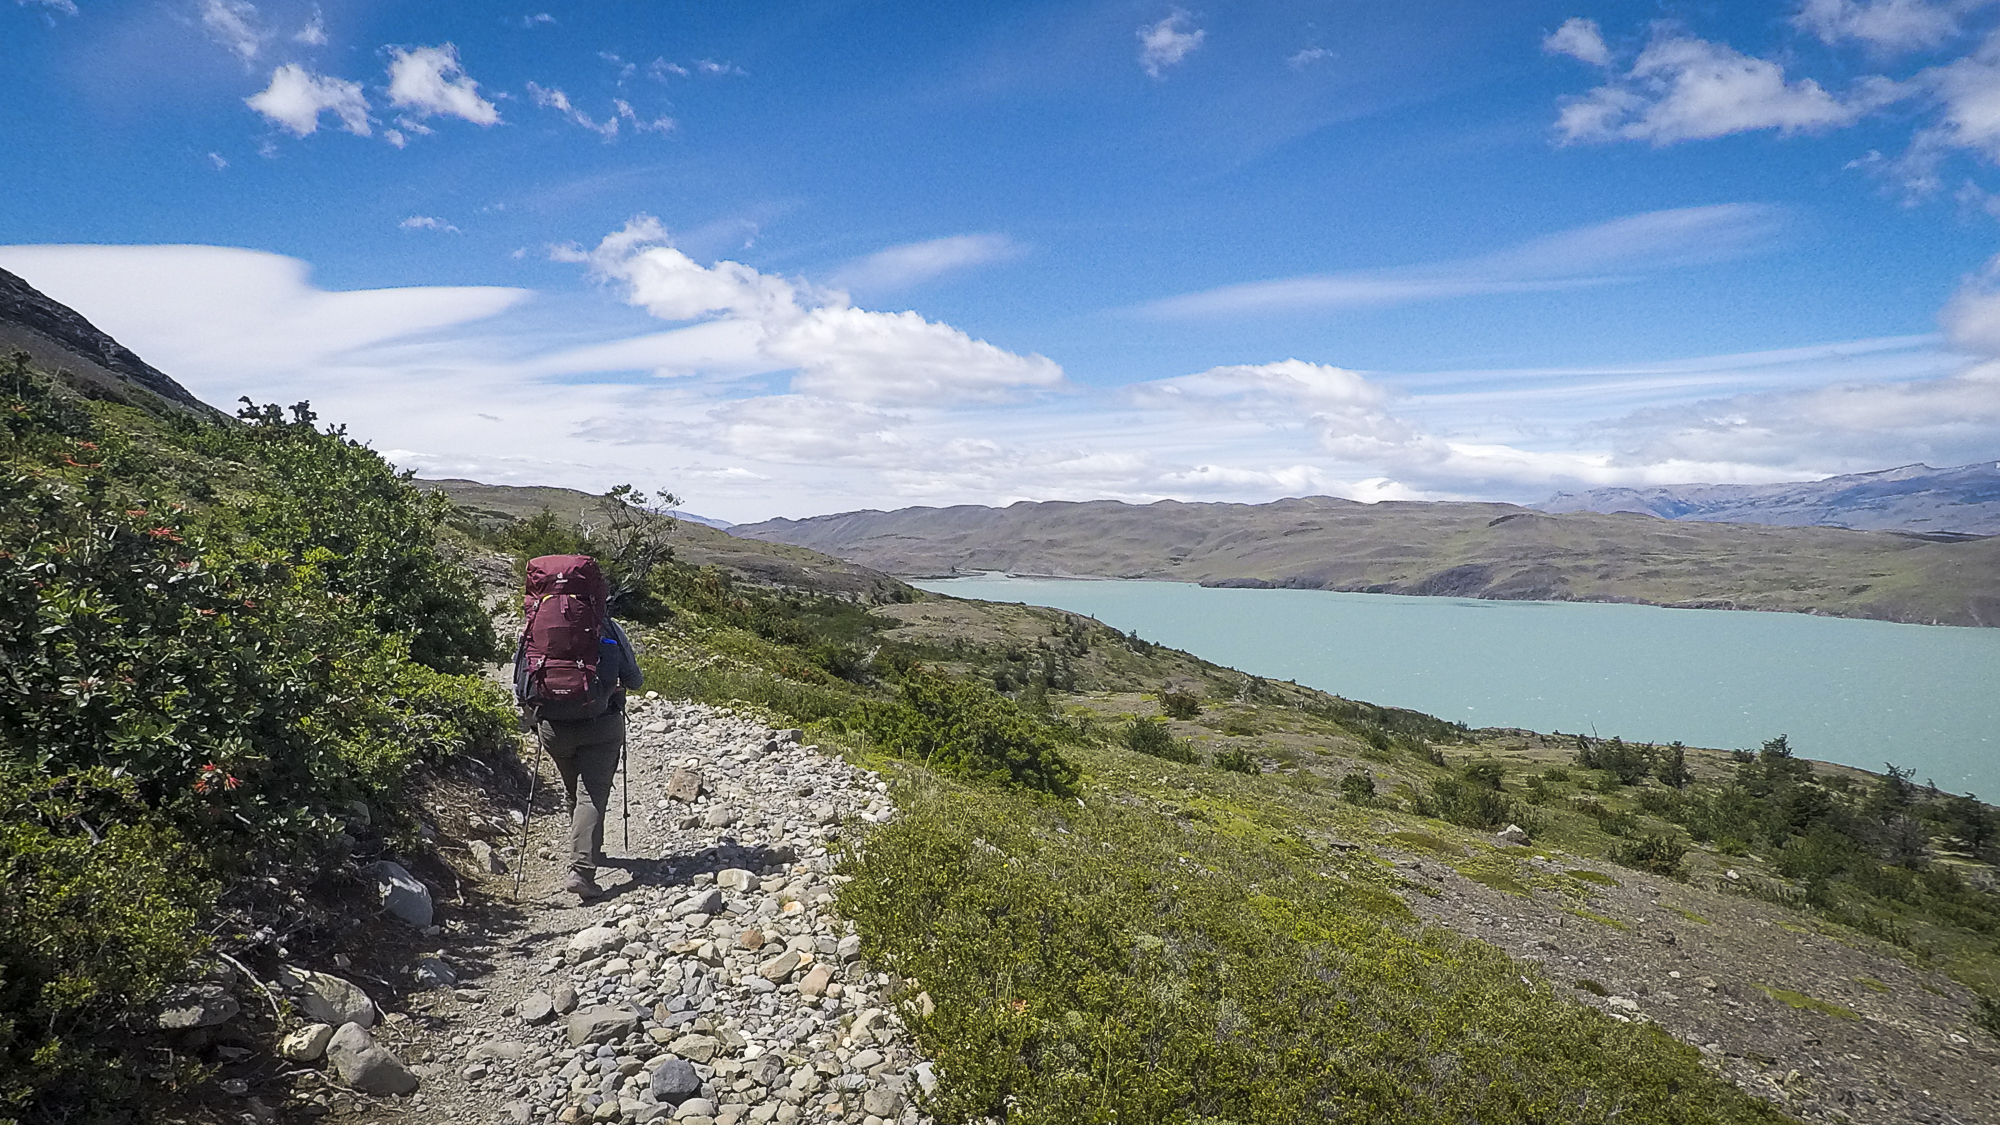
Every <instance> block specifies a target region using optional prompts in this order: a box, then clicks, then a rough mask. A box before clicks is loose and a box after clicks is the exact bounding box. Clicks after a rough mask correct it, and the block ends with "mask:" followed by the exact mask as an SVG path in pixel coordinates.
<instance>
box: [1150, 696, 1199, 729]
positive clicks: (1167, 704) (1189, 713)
mask: <svg viewBox="0 0 2000 1125" xmlns="http://www.w3.org/2000/svg"><path fill="white" fill-rule="evenodd" d="M1160 709H1161V710H1163V711H1165V712H1166V713H1167V717H1168V718H1170V719H1180V720H1182V721H1183V722H1185V721H1187V720H1189V719H1192V718H1194V717H1195V716H1196V715H1199V714H1201V699H1200V698H1199V697H1198V696H1196V695H1195V694H1194V693H1193V692H1191V691H1170V692H1166V693H1165V694H1163V695H1161V696H1160Z"/></svg>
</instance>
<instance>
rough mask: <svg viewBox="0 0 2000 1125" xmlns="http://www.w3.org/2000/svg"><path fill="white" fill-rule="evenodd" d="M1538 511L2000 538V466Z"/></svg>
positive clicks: (1573, 495)
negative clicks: (1994, 536) (1631, 513)
mask: <svg viewBox="0 0 2000 1125" xmlns="http://www.w3.org/2000/svg"><path fill="white" fill-rule="evenodd" d="M1535 507H1537V508H1539V509H1541V510H1542V511H1544V512H1642V513H1645V514H1646V515H1650V516H1659V517H1660V518H1661V519H1669V520H1701V521H1704V522H1708V523H1762V524H1773V525H1777V526H1781V527H1851V528H1857V529H1860V530H1864V531H1912V532H1920V533H1938V534H1944V535H2000V462H1995V461H1980V462H1977V463H1975V464H1971V465H1960V466H1959V467H1958V468H1955V469H1933V468H1931V467H1930V466H1929V465H1904V466H1903V467H1902V468H1900V469H1883V470H1882V471H1880V472H1875V473H1850V474H1848V475H1846V476H1838V477H1828V478H1826V479H1825V480H1816V481H1806V482H1802V483H1796V484H1668V485H1660V486H1658V487H1655V488H1596V489H1592V490H1590V491H1589V492H1558V493H1556V494H1555V495H1554V496H1551V497H1549V498H1548V499H1547V500H1544V501H1542V502H1541V503H1540V504H1537V505H1535Z"/></svg>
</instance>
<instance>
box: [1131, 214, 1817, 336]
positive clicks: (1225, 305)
mask: <svg viewBox="0 0 2000 1125" xmlns="http://www.w3.org/2000/svg"><path fill="white" fill-rule="evenodd" d="M1782 220H1783V213H1782V212H1781V211H1779V210H1777V209H1776V208H1773V207H1767V206H1762V205H1759V204H1749V203H1728V204H1717V205H1713V206H1708V207H1684V208H1676V209H1673V210H1668V211H1651V212H1647V213H1645V214H1640V215H1629V216H1626V217H1624V218H1621V219H1613V220H1611V221H1609V222H1605V223H1597V224H1594V225H1592V226H1588V227H1578V228H1576V229H1574V230H1568V231H1562V232H1560V233H1557V234H1553V235H1548V236H1546V237H1543V238H1538V239H1533V240H1530V241H1528V242H1524V243H1521V244H1519V245H1516V246H1512V247H1508V248H1507V249H1504V250H1500V251H1497V252H1495V253H1492V254H1486V255H1482V256H1479V257H1475V258H1465V259H1461V260H1459V261H1456V262H1444V263H1438V264H1435V265H1429V266H1413V267H1403V268H1398V269H1382V270H1356V271H1349V272H1345V273H1333V274H1315V275H1309V276H1305V277H1291V278H1281V279H1278V280H1274V281H1254V282H1248V283H1244V284H1240V285H1226V286H1223V287H1221V288H1217V289H1210V290H1206V291H1203V292H1200V293H1189V294H1185V295H1182V296H1178V297H1169V298H1166V299H1165V300H1161V301H1155V302H1153V303H1152V304H1150V305H1147V306H1146V307H1145V309H1144V311H1145V312H1147V313H1149V314H1152V315H1155V316H1163V317H1175V318H1178V317H1210V316H1228V315H1240V314H1255V313H1267V312H1294V311H1299V310H1304V309H1332V308H1360V307H1368V306H1381V305H1395V304H1406V303H1410V302H1415V301H1434V300H1443V299H1447V298H1453V297H1466V296H1477V295H1481V294H1492V293H1523V292H1543V291H1548V290H1553V289H1565V288H1574V287H1577V286H1582V285H1595V284H1605V283H1609V282H1611V281H1615V280H1619V279H1621V278H1623V277H1629V276H1631V275H1632V274H1634V273H1639V272H1644V271H1649V270H1659V269H1665V268H1670V267H1676V266H1686V265H1693V264H1698V263H1702V262H1712V261H1721V260H1725V259H1728V258H1733V257H1737V256H1740V255H1742V254H1746V253H1750V252H1752V251H1754V250H1756V249H1757V248H1758V247H1760V246H1762V245H1764V244H1766V243H1767V242H1769V240H1770V239H1771V237H1772V235H1773V234H1774V233H1775V232H1776V231H1777V229H1778V228H1779V226H1780V225H1781V223H1782Z"/></svg>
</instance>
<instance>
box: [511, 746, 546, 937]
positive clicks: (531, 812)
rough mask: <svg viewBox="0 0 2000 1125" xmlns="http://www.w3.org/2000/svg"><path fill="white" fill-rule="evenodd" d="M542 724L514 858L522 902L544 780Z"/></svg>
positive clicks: (517, 890)
mask: <svg viewBox="0 0 2000 1125" xmlns="http://www.w3.org/2000/svg"><path fill="white" fill-rule="evenodd" d="M546 749H547V748H546V747H544V746H543V745H542V724H541V723H539V722H538V723H536V724H535V762H534V764H533V765H531V766H529V767H528V804H527V806H526V807H525V808H524V809H523V810H522V812H521V852H520V854H519V855H517V856H515V857H514V901H515V902H519V901H521V879H522V877H523V876H525V875H526V874H527V873H528V826H529V825H531V824H533V823H534V821H535V782H537V781H540V780H541V778H542V754H543V753H544V752H545V751H546Z"/></svg>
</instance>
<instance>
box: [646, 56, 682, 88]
mask: <svg viewBox="0 0 2000 1125" xmlns="http://www.w3.org/2000/svg"><path fill="white" fill-rule="evenodd" d="M646 73H647V74H650V75H652V76H653V79H654V80H655V81H658V82H665V81H666V80H667V75H669V74H672V75H675V76H677V77H680V78H686V77H688V76H689V75H690V74H691V73H692V72H691V71H690V70H688V68H687V67H684V66H682V65H681V64H679V63H671V62H668V61H667V60H665V59H654V60H653V61H652V64H651V65H649V66H647V67H646Z"/></svg>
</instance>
